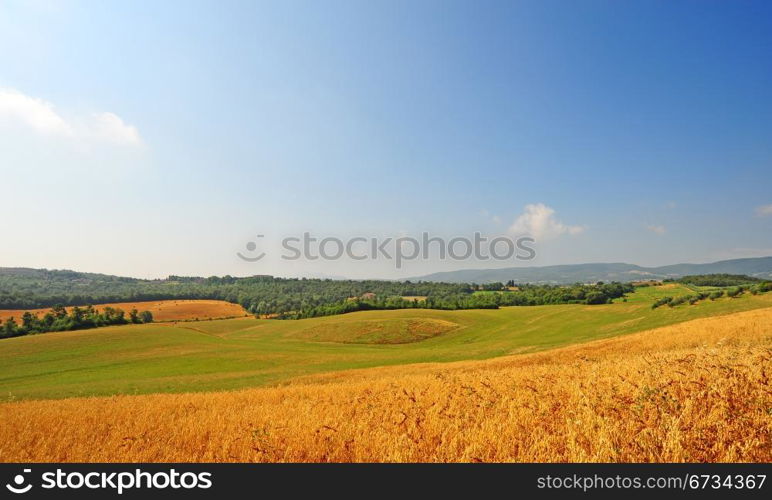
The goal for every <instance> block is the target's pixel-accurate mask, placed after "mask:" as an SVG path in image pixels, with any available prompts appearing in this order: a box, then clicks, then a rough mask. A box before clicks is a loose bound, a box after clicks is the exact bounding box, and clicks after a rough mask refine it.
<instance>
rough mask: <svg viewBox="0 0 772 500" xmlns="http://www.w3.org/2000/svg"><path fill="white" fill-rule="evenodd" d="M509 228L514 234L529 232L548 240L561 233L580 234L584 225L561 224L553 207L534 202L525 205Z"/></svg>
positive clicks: (540, 238) (538, 238)
mask: <svg viewBox="0 0 772 500" xmlns="http://www.w3.org/2000/svg"><path fill="white" fill-rule="evenodd" d="M509 230H510V232H512V233H514V234H529V235H531V236H533V237H534V238H536V239H537V240H549V239H552V238H557V237H558V236H560V235H563V234H568V235H577V234H580V233H582V232H583V231H584V230H585V227H584V226H570V225H567V224H563V223H562V222H560V221H559V220H558V219H557V218H556V217H555V210H554V209H553V208H551V207H548V206H547V205H545V204H544V203H534V204H529V205H526V206H525V209H524V211H523V213H522V214H520V215H519V216H518V217H517V219H515V222H514V223H513V224H512V225H511V226H510V228H509Z"/></svg>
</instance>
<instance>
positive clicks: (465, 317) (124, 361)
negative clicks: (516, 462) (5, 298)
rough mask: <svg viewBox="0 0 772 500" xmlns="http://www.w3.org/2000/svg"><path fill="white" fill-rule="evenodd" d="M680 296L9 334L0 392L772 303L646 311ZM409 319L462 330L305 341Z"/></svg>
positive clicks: (273, 366)
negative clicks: (394, 339)
mask: <svg viewBox="0 0 772 500" xmlns="http://www.w3.org/2000/svg"><path fill="white" fill-rule="evenodd" d="M681 293H689V291H688V290H686V289H684V288H682V287H680V286H679V285H673V286H672V287H671V288H665V287H652V288H643V289H640V290H639V291H638V292H637V293H636V294H634V295H632V296H631V297H630V298H629V299H628V301H627V302H618V303H615V304H609V305H603V306H583V305H556V306H537V307H510V308H504V309H500V310H472V311H431V310H399V311H368V312H360V313H354V314H348V315H344V316H332V317H326V318H314V319H308V320H300V321H271V320H255V319H234V320H222V321H208V322H199V323H180V324H178V325H173V324H166V325H164V324H154V325H136V326H120V327H110V328H103V329H98V330H91V331H76V332H63V333H52V334H43V335H36V336H29V337H21V338H15V339H6V340H2V341H0V367H1V368H0V395H2V397H3V399H16V398H21V399H36V398H63V397H72V396H82V395H108V394H119V393H123V394H127V393H128V394H134V393H151V392H192V391H205V390H219V389H234V388H241V387H248V386H256V385H265V384H272V383H279V382H282V381H286V380H289V379H291V378H293V377H297V376H302V375H309V374H314V373H321V372H329V371H335V370H343V369H352V368H364V367H372V366H385V365H394V364H406V363H419V362H434V361H458V360H464V359H483V358H491V357H495V356H500V355H504V354H509V353H514V352H524V351H533V350H542V349H547V348H551V347H556V346H561V345H567V344H571V343H576V342H584V341H588V340H592V339H597V338H604V337H611V336H615V335H621V334H626V333H631V332H636V331H641V330H646V329H650V328H655V327H659V326H663V325H667V324H671V323H676V322H680V321H686V320H689V319H694V318H698V317H704V316H711V315H716V314H725V313H730V312H736V311H742V310H748V309H755V308H759V307H769V306H772V294H766V295H761V296H743V297H741V298H738V299H721V300H717V301H715V302H710V301H705V302H703V303H700V304H698V305H695V306H680V307H677V308H673V309H671V308H667V307H664V308H659V309H657V310H653V311H652V310H651V309H650V304H651V302H652V300H653V299H654V298H655V297H657V296H662V295H672V296H676V295H678V294H681ZM405 318H429V319H435V320H442V321H450V322H452V323H455V324H457V325H459V327H457V328H455V329H452V330H451V331H449V332H448V333H445V334H443V335H440V336H437V337H434V338H429V339H427V340H424V341H422V342H417V343H410V344H351V343H336V342H318V341H314V340H313V338H311V339H309V333H311V334H312V333H313V332H314V331H315V330H321V331H325V330H329V329H332V330H334V331H335V332H340V331H341V330H345V326H342V325H349V326H350V327H351V329H352V330H356V329H357V328H361V325H362V324H363V323H365V322H379V321H380V322H383V323H384V325H385V326H386V328H385V330H386V331H389V330H390V328H389V323H390V322H391V321H393V320H403V319H405ZM333 325H334V326H333ZM394 330H395V331H397V330H399V329H394ZM354 333H355V334H358V333H357V332H354ZM359 333H361V332H359ZM336 334H337V333H336Z"/></svg>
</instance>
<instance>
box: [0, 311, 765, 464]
mask: <svg viewBox="0 0 772 500" xmlns="http://www.w3.org/2000/svg"><path fill="white" fill-rule="evenodd" d="M771 325H772V308H770V309H761V310H755V311H749V312H743V313H737V314H733V315H729V316H723V317H714V318H707V319H700V320H695V321H690V322H688V323H682V324H679V325H674V326H668V327H664V328H659V329H656V330H651V331H648V332H643V333H639V334H634V335H629V336H626V337H621V338H614V339H609V340H603V341H597V342H592V343H589V344H585V345H579V346H572V347H568V348H563V349H558V350H553V351H549V352H542V353H537V354H526V355H519V356H511V357H507V358H499V359H494V360H489V361H478V362H469V361H468V362H460V363H452V364H428V365H411V366H400V367H391V368H388V367H384V368H377V369H370V370H362V371H349V372H340V373H337V374H330V375H323V376H318V377H313V378H308V379H305V380H302V381H297V382H296V383H294V384H293V385H290V386H285V387H277V388H267V389H252V390H246V391H240V392H231V393H225V392H223V393H208V394H178V395H151V396H118V397H111V398H90V399H70V400H60V401H26V402H16V403H6V404H2V405H0V422H2V423H3V425H2V426H0V460H3V461H19V462H30V461H175V462H176V461H211V462H221V461H313V462H319V461H321V462H323V461H422V462H423V461H443V462H446V461H470V462H478V461H482V462H487V461H540V462H541V461H549V462H554V461H604V462H606V461H608V462H618V461H625V462H627V461H632V462H683V461H687V462H722V461H757V462H768V461H770V459H771V458H772V455H771V454H772V451H771V449H770V431H772V394H771V393H770V386H769V374H770V357H771V349H770V340H772V339H771V336H772V326H771Z"/></svg>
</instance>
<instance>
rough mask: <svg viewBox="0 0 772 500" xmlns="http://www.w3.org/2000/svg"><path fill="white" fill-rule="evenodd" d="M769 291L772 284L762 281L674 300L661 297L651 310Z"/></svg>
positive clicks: (684, 296)
mask: <svg viewBox="0 0 772 500" xmlns="http://www.w3.org/2000/svg"><path fill="white" fill-rule="evenodd" d="M769 291H772V282H769V281H763V282H761V283H757V284H755V285H742V286H733V287H729V288H726V289H725V290H713V291H705V292H700V293H696V294H691V295H682V296H680V297H675V298H673V297H662V298H660V299H657V300H656V301H654V303H653V304H652V305H651V308H652V309H656V308H658V307H662V306H665V305H666V306H668V307H675V306H677V305H680V304H685V303H687V302H688V303H689V304H690V305H694V304H696V303H697V302H699V301H701V300H706V299H710V300H716V299H720V298H721V297H723V296H724V295H726V296H727V297H729V298H735V297H739V296H740V295H742V294H743V293H745V292H749V293H750V294H752V295H758V294H760V293H766V292H769Z"/></svg>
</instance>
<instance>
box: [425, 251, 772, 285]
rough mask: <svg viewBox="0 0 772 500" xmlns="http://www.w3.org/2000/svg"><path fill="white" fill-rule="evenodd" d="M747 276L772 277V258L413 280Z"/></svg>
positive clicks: (478, 272) (477, 272)
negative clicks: (720, 274)
mask: <svg viewBox="0 0 772 500" xmlns="http://www.w3.org/2000/svg"><path fill="white" fill-rule="evenodd" d="M716 273H725V274H745V275H748V276H755V277H757V278H772V257H759V258H752V259H733V260H722V261H720V262H712V263H710V264H673V265H669V266H661V267H643V266H637V265H635V264H625V263H599V264H570V265H561V266H542V267H509V268H502V269H462V270H459V271H447V272H441V273H433V274H427V275H425V276H419V277H415V278H410V281H431V282H445V283H491V282H496V281H501V282H506V281H509V280H514V281H515V282H516V283H556V284H560V283H594V282H596V281H637V280H644V279H666V278H679V277H681V276H685V275H689V274H716Z"/></svg>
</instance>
